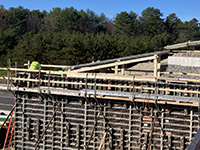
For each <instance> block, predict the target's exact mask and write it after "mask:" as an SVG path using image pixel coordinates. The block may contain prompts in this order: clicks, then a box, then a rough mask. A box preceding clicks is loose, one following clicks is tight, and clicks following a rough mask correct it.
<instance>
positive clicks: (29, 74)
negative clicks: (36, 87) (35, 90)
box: [27, 60, 33, 88]
mask: <svg viewBox="0 0 200 150" xmlns="http://www.w3.org/2000/svg"><path fill="white" fill-rule="evenodd" d="M30 65H31V64H30V60H28V69H29V68H30ZM30 78H31V73H30V72H28V79H30ZM31 83H32V85H33V82H31ZM27 87H28V88H29V87H30V82H29V81H28V82H27Z"/></svg>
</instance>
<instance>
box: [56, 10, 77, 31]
mask: <svg viewBox="0 0 200 150" xmlns="http://www.w3.org/2000/svg"><path fill="white" fill-rule="evenodd" d="M79 18H80V16H79V15H78V12H77V10H76V9H74V8H73V7H71V8H65V9H64V10H62V11H61V12H60V14H59V16H58V17H57V19H56V23H55V25H56V30H57V31H62V30H66V29H67V30H69V31H73V30H75V29H76V28H77V26H76V21H77V20H78V19H79Z"/></svg>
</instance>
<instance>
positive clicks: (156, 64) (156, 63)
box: [153, 54, 158, 77]
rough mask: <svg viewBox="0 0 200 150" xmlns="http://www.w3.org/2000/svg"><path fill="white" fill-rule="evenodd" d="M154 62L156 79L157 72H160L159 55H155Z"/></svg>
mask: <svg viewBox="0 0 200 150" xmlns="http://www.w3.org/2000/svg"><path fill="white" fill-rule="evenodd" d="M154 57H155V58H154V60H153V65H154V70H153V72H154V76H155V77H156V76H157V72H158V55H157V54H155V55H154Z"/></svg>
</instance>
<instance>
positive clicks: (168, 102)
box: [90, 95, 198, 107]
mask: <svg viewBox="0 0 200 150" xmlns="http://www.w3.org/2000/svg"><path fill="white" fill-rule="evenodd" d="M90 97H94V95H90ZM96 98H100V99H110V100H122V101H132V97H130V98H125V97H114V96H103V95H97V96H96ZM134 101H135V102H145V103H155V100H148V99H134ZM157 104H163V105H165V104H169V105H180V106H194V107H198V103H189V102H187V103H184V102H179V103H178V102H175V101H174V102H173V101H160V100H159V101H157Z"/></svg>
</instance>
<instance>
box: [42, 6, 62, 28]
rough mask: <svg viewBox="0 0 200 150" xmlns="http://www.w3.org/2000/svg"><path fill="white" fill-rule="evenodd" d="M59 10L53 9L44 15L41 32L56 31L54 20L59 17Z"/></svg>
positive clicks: (57, 8)
mask: <svg viewBox="0 0 200 150" xmlns="http://www.w3.org/2000/svg"><path fill="white" fill-rule="evenodd" d="M60 12H61V9H60V8H59V7H56V8H53V10H52V11H50V13H46V14H45V17H44V24H42V30H43V31H53V30H55V29H56V20H57V18H58V16H59V15H60Z"/></svg>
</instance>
